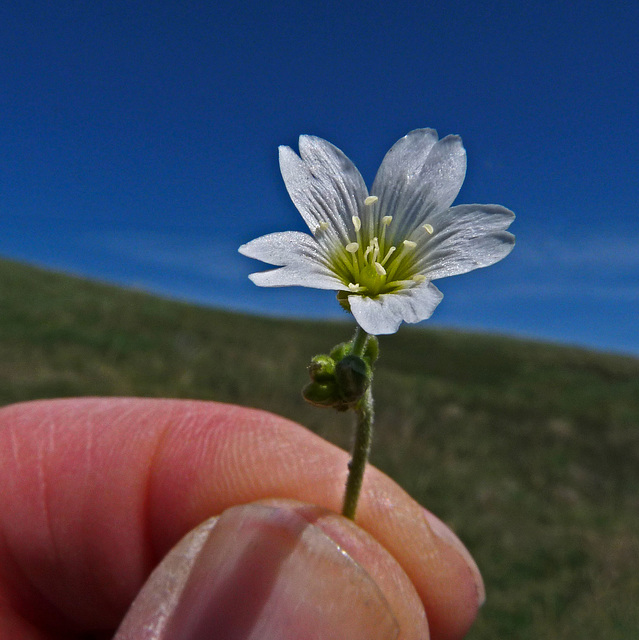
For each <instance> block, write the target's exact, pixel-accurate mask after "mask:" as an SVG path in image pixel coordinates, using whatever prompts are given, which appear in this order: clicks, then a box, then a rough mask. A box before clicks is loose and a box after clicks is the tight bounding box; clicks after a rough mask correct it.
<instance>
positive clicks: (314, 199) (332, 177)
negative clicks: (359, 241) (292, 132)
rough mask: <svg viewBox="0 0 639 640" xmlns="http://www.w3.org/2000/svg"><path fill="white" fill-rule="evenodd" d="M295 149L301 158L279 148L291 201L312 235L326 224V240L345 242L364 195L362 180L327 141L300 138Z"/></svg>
mask: <svg viewBox="0 0 639 640" xmlns="http://www.w3.org/2000/svg"><path fill="white" fill-rule="evenodd" d="M299 146H300V154H301V158H300V157H299V156H298V155H297V154H296V153H295V152H294V151H293V150H292V149H291V148H290V147H280V169H281V171H282V177H283V178H284V183H285V184H286V189H287V190H288V193H289V195H290V196H291V200H292V201H293V203H294V204H295V206H296V207H297V209H298V210H299V212H300V214H301V215H302V218H304V221H305V222H306V224H307V225H308V228H309V229H310V230H311V232H312V233H315V231H316V230H317V228H318V227H319V226H320V224H321V223H322V222H326V223H328V225H329V227H328V229H327V230H326V234H327V236H328V237H331V238H333V239H334V240H335V241H339V242H340V243H342V244H344V243H347V242H349V241H350V238H349V228H350V225H351V219H352V216H355V215H359V208H360V205H361V204H362V203H363V202H364V200H365V199H366V197H367V196H368V190H367V189H366V185H365V184H364V179H363V178H362V176H361V175H360V173H359V171H358V170H357V168H356V167H355V165H354V164H353V163H352V162H351V161H350V160H349V159H348V158H347V157H346V156H345V155H344V154H343V153H342V152H341V151H340V150H339V149H338V148H337V147H334V146H333V145H332V144H331V143H330V142H327V141H326V140H322V138H316V137H315V136H300V141H299Z"/></svg>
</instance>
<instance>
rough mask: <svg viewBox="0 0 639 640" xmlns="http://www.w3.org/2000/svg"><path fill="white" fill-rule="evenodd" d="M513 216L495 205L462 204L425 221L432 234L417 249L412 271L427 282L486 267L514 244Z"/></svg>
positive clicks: (503, 255)
mask: <svg viewBox="0 0 639 640" xmlns="http://www.w3.org/2000/svg"><path fill="white" fill-rule="evenodd" d="M514 219H515V214H514V213H513V212H512V211H510V210H508V209H506V208H505V207H501V206H499V205H495V204H485V205H480V204H464V205H459V206H457V207H451V208H450V209H448V210H447V211H444V212H441V213H438V214H435V215H434V216H431V217H429V218H428V222H429V224H431V225H432V226H433V229H434V233H433V235H432V236H430V237H428V238H427V239H426V241H425V242H424V243H423V244H420V246H419V256H420V257H419V260H418V262H417V265H416V268H417V269H418V270H419V272H420V273H422V274H423V275H425V276H426V277H427V278H428V279H429V280H436V279H437V278H443V277H446V276H454V275H458V274H460V273H466V272H467V271H472V270H473V269H477V268H479V267H487V266H489V265H491V264H494V263H495V262H498V261H499V260H501V259H502V258H505V257H506V256H507V255H508V254H509V253H510V252H511V251H512V248H513V247H514V245H515V236H513V235H512V234H511V233H509V232H508V231H506V229H508V227H509V226H510V224H511V222H512V221H513V220H514Z"/></svg>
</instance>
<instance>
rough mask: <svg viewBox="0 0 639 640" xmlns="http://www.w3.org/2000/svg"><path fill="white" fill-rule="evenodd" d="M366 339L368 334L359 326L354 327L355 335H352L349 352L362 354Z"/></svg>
mask: <svg viewBox="0 0 639 640" xmlns="http://www.w3.org/2000/svg"><path fill="white" fill-rule="evenodd" d="M367 340H368V334H367V333H366V331H364V329H362V328H361V327H357V329H355V336H354V337H353V348H352V350H351V354H353V355H354V356H359V357H360V358H361V357H362V356H363V355H364V349H365V348H366V341H367Z"/></svg>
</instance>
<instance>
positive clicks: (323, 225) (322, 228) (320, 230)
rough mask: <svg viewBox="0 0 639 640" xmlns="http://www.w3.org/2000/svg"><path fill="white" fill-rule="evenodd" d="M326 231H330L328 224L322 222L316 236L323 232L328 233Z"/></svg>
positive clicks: (317, 227)
mask: <svg viewBox="0 0 639 640" xmlns="http://www.w3.org/2000/svg"><path fill="white" fill-rule="evenodd" d="M326 229H328V222H320V223H319V224H318V225H317V226H316V227H315V235H317V234H318V233H321V232H322V231H326Z"/></svg>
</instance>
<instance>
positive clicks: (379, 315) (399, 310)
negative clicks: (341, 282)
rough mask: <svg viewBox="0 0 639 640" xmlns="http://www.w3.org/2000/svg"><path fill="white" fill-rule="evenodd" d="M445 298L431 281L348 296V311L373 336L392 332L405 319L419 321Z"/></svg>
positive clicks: (428, 315)
mask: <svg viewBox="0 0 639 640" xmlns="http://www.w3.org/2000/svg"><path fill="white" fill-rule="evenodd" d="M443 297H444V295H443V294H442V292H441V291H440V290H439V289H438V288H437V287H436V286H435V285H434V284H432V283H431V282H425V283H424V284H422V285H419V286H416V287H412V288H411V289H404V290H402V291H398V292H395V293H386V294H382V295H381V296H378V297H377V298H367V297H366V296H357V295H353V296H349V297H348V302H349V304H350V306H351V312H352V313H353V316H354V317H355V320H356V321H357V324H359V326H360V327H362V329H364V331H366V332H367V333H371V334H373V335H383V334H388V333H395V332H396V331H397V329H399V325H400V324H401V323H402V321H404V322H410V323H414V322H420V321H421V320H426V318H430V316H431V315H432V314H433V311H435V308H436V307H437V305H438V304H439V303H440V302H441V299H442V298H443Z"/></svg>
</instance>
